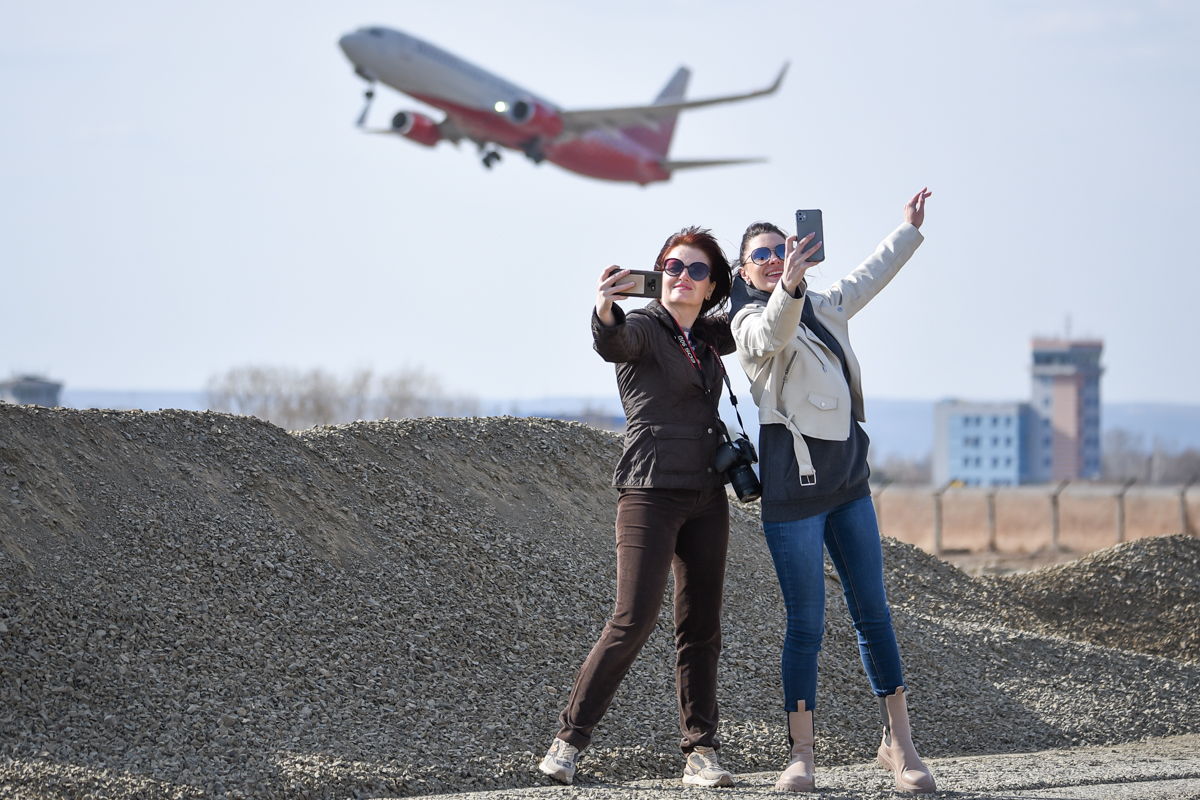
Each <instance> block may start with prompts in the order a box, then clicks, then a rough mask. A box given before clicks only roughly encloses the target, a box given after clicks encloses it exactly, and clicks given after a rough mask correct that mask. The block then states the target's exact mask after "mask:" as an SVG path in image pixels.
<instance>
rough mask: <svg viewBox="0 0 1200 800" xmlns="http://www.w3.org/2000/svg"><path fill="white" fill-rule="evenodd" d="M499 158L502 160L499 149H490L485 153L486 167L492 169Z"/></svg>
mask: <svg viewBox="0 0 1200 800" xmlns="http://www.w3.org/2000/svg"><path fill="white" fill-rule="evenodd" d="M499 160H500V153H499V151H497V150H488V151H487V152H486V153H484V154H483V165H484V166H485V167H487V168H488V169H491V168H492V165H493V164H495V163H496V162H497V161H499Z"/></svg>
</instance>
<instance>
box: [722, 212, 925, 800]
mask: <svg viewBox="0 0 1200 800" xmlns="http://www.w3.org/2000/svg"><path fill="white" fill-rule="evenodd" d="M929 194H930V193H929V192H928V191H927V190H922V191H920V192H917V194H916V195H914V196H913V198H912V199H911V200H909V201H908V203H906V204H905V206H904V224H902V225H901V226H900V227H899V228H897V229H896V230H895V231H893V232H892V233H891V235H890V236H888V237H887V238H886V239H884V241H883V242H882V243H881V244H880V245H879V247H878V248H877V249H876V250H875V252H874V253H873V254H872V255H871V257H870V258H868V259H867V260H866V261H864V262H863V263H862V264H860V265H859V267H858V268H857V269H855V270H854V271H853V272H851V273H850V274H849V275H847V276H846V277H845V278H843V279H842V280H840V281H838V282H836V283H834V285H833V286H831V287H830V288H829V289H827V290H825V291H823V292H810V291H807V283H806V282H805V280H804V274H805V272H806V271H807V270H808V268H809V267H811V266H813V264H812V263H811V262H808V261H807V259H808V258H809V257H810V256H811V255H812V254H813V253H815V252H816V251H817V248H819V247H820V246H821V242H815V243H813V242H811V239H812V236H808V237H805V238H804V239H803V240H801V241H799V242H797V240H796V237H794V236H793V237H785V236H784V234H783V232H782V231H781V230H779V228H777V227H775V226H774V225H771V224H769V223H762V222H759V223H755V224H754V225H751V226H750V227H749V228H748V229H747V230H746V233H745V235H744V236H743V237H742V249H741V260H740V264H741V266H740V275H739V278H738V279H736V280H735V281H734V287H733V296H732V300H733V307H732V309H731V311H730V316H731V318H732V328H733V335H734V339H735V340H736V342H737V352H738V359H739V360H740V361H741V364H742V367H743V369H745V371H746V375H747V376H748V377H749V378H750V385H751V393H752V394H753V395H754V399H755V401H756V402H757V403H758V409H759V417H758V419H759V423H760V425H761V428H760V430H759V452H760V454H761V466H760V473H761V478H762V484H763V495H762V518H763V531H764V533H765V535H766V539H767V545H768V547H769V548H770V550H771V556H772V558H773V559H774V561H775V571H776V574H777V576H778V578H779V585H780V589H781V590H782V592H783V598H784V605H785V606H786V609H787V634H786V637H785V640H784V646H783V693H784V706H785V709H786V711H787V712H788V731H789V735H790V738H791V742H792V751H791V756H790V759H789V764H788V766H787V768H786V769H785V770H784V772H783V774H782V775H781V776H780V778H779V782H778V783H777V784H776V788H777V789H780V790H788V791H812V790H813V788H814V782H813V757H812V745H813V722H812V712H813V707H814V705H815V704H816V692H817V653H818V652H819V651H820V649H821V638H822V634H823V633H824V628H825V580H824V558H823V554H822V548H823V547H824V548H825V549H828V551H829V556H830V558H831V560H832V561H833V563H834V566H835V567H837V571H838V575H839V576H840V577H841V581H842V588H843V589H844V590H845V595H846V604H847V606H848V607H849V609H850V615H851V617H852V618H853V620H854V627H855V629H856V630H857V631H858V643H859V649H860V651H861V653H862V661H863V666H864V667H865V668H866V671H867V676H868V677H869V678H870V681H871V687H872V689H873V691H874V693H875V695H876V697H877V698H878V699H879V709H880V714H881V716H882V718H883V742H882V743H881V744H880V747H879V755H878V760H879V764H880V765H881V766H883V767H884V768H885V769H888V770H890V771H891V772H892V773H893V775H894V777H895V781H896V786H897V788H898V789H901V790H902V791H908V792H922V793H923V792H932V791H934V781H933V776H932V775H931V774H930V772H929V770H928V768H926V766H925V764H924V763H922V761H921V759H920V757H919V756H918V755H917V752H916V749H915V748H914V747H913V744H912V738H911V736H910V734H909V725H908V710H907V705H906V701H905V687H904V678H903V674H902V671H901V665H900V652H899V649H898V648H897V646H896V634H895V632H894V631H893V629H892V619H891V612H890V611H889V609H888V604H887V597H886V594H885V592H884V586H883V558H882V552H881V547H880V542H879V527H878V524H877V522H876V519H875V510H874V507H873V506H872V504H871V489H870V486H869V485H868V483H867V478H868V476H869V475H870V470H869V469H868V467H867V447H868V445H869V441H868V439H867V435H866V433H865V432H864V431H863V429H862V427H861V425H860V424H859V423H861V422H865V421H866V416H865V414H864V413H863V398H862V383H861V370H860V368H859V363H858V359H857V358H855V356H854V351H853V350H852V349H851V347H850V338H849V328H848V323H849V320H850V318H851V317H853V316H854V315H855V314H857V313H858V312H859V311H861V310H862V308H863V307H864V306H866V304H867V303H868V301H870V300H871V299H872V298H873V297H875V295H877V294H878V293H879V291H880V290H881V289H882V288H883V287H884V286H886V285H887V284H888V282H889V281H890V280H891V279H892V278H893V277H894V276H895V275H896V273H897V272H898V271H899V270H900V268H901V267H902V266H903V265H904V263H905V262H906V261H908V259H909V257H910V256H912V254H913V253H914V252H915V251H916V249H917V247H918V246H920V244H921V242H922V241H923V237H922V236H921V232H920V231H919V230H918V229H919V228H920V227H921V223H922V222H923V221H924V218H925V199H926V198H927V197H929ZM805 247H807V248H808V249H803V248H805Z"/></svg>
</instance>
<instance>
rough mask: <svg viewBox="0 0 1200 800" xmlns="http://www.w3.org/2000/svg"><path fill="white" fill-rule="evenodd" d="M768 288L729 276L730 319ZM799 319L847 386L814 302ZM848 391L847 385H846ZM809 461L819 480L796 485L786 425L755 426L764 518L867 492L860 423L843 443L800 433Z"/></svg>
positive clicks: (781, 518) (841, 360) (759, 300)
mask: <svg viewBox="0 0 1200 800" xmlns="http://www.w3.org/2000/svg"><path fill="white" fill-rule="evenodd" d="M770 298H771V293H770V292H763V291H760V290H758V289H755V288H754V287H753V286H751V285H749V284H748V283H746V282H745V281H744V280H742V278H741V276H735V277H734V279H733V291H732V293H731V296H730V300H731V301H732V307H731V308H730V309H729V319H731V320H732V319H733V318H734V317H736V316H737V314H738V312H739V311H741V310H742V309H743V308H745V307H746V306H748V305H752V304H759V305H764V306H765V305H766V304H767V301H768V300H769V299H770ZM800 324H801V325H803V326H804V327H806V328H808V329H809V330H810V331H812V332H813V333H815V334H816V335H817V337H818V338H819V339H820V340H821V341H822V342H824V343H825V345H826V346H827V347H828V348H829V349H830V350H832V351H833V355H834V358H835V359H836V360H837V363H838V364H840V365H841V367H842V376H843V377H844V378H845V380H846V384H847V386H849V383H850V376H849V375H848V374H847V372H846V369H847V368H846V357H845V354H844V353H843V352H842V346H841V345H840V344H839V343H838V340H837V339H835V338H834V337H833V335H832V334H830V333H829V331H827V330H826V329H825V326H824V325H822V324H821V323H820V321H818V320H817V315H816V314H814V313H813V309H812V302H811V301H809V300H808V299H807V298H805V300H804V311H803V312H802V314H801V316H800ZM847 393H849V390H847ZM804 441H805V443H807V444H808V452H809V455H810V456H811V457H812V465H813V468H814V469H815V470H816V477H817V482H816V483H815V484H814V485H812V486H801V485H800V466H799V465H798V464H797V463H796V450H795V447H794V445H793V443H792V433H791V431H789V430H788V429H787V426H786V425H779V424H769V425H762V426H761V427H760V428H759V429H758V455H759V477H760V479H761V480H762V487H763V494H762V519H763V522H791V521H792V520H797V519H805V518H807V517H812V516H816V515H817V514H823V513H825V512H827V511H832V510H833V509H835V508H837V507H838V506H841V505H845V504H846V503H849V502H851V501H853V500H858V499H861V498H863V497H870V496H871V486H870V484H869V483H868V478H870V476H871V469H870V467H868V466H867V449H868V448H869V447H870V445H871V440H870V439H868V438H867V433H866V431H864V430H863V429H862V426H861V425H859V424H858V420H855V419H852V420H851V421H850V438H848V439H846V441H844V442H834V441H829V440H828V439H816V438H813V437H811V436H805V437H804Z"/></svg>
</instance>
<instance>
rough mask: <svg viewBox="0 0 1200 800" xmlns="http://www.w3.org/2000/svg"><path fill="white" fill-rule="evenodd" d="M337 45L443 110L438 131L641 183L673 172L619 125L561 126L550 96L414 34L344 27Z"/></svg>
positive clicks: (370, 72) (367, 69)
mask: <svg viewBox="0 0 1200 800" xmlns="http://www.w3.org/2000/svg"><path fill="white" fill-rule="evenodd" d="M340 44H341V47H342V50H343V51H344V52H345V53H346V56H347V57H348V58H349V59H350V60H351V62H353V63H354V65H355V68H356V71H357V72H358V73H359V74H360V75H362V76H363V77H365V78H367V79H368V80H377V81H379V82H381V83H384V84H386V85H388V86H390V87H392V88H393V89H396V90H397V91H400V92H403V93H404V94H407V95H409V96H410V97H413V98H416V99H417V100H420V101H421V102H423V103H426V104H428V105H430V106H433V107H435V108H439V109H441V110H442V111H444V112H445V113H446V115H447V122H448V123H450V126H447V125H446V123H442V124H440V125H439V129H440V132H441V137H442V138H449V139H451V140H456V138H467V139H470V140H472V141H474V142H475V143H477V144H478V145H479V146H480V147H481V148H483V147H486V146H488V145H489V144H494V145H498V146H501V147H505V148H508V149H511V150H518V151H521V152H523V153H525V154H526V155H527V156H529V157H530V158H531V159H533V160H534V161H539V162H540V161H542V160H546V161H549V162H551V163H553V164H557V165H558V166H560V167H562V168H564V169H567V170H570V171H572V172H577V173H580V174H582V175H587V176H589V177H593V178H600V179H604V180H612V181H630V182H634V183H639V184H643V185H644V184H647V183H652V182H655V181H665V180H668V179H669V178H670V177H671V173H670V172H669V171H668V170H667V169H665V168H664V167H663V166H662V162H663V160H664V155H665V154H659V153H655V152H654V151H652V150H650V149H649V148H647V147H645V146H643V145H642V144H640V143H639V142H637V141H634V139H632V138H630V137H629V136H627V135H625V134H624V133H623V132H622V131H621V130H619V129H616V130H605V129H593V130H588V131H584V132H564V131H563V130H562V122H561V120H560V119H559V116H558V115H559V113H560V111H561V109H560V108H559V107H558V106H557V105H555V104H554V103H552V102H550V101H549V100H546V99H545V98H542V97H539V96H537V95H536V94H534V93H533V92H531V91H529V90H527V89H523V88H521V87H519V86H517V85H516V84H513V83H510V82H508V81H506V80H504V79H503V78H500V77H498V76H496V75H494V74H492V73H490V72H488V71H487V70H484V69H482V68H480V67H477V66H475V65H474V64H471V63H469V62H467V61H464V60H463V59H461V58H459V57H458V56H455V55H453V54H452V53H448V52H446V51H445V50H443V49H441V48H439V47H437V46H436V45H433V44H430V43H429V42H426V41H423V40H421V39H418V38H416V37H415V36H410V35H408V34H406V33H402V32H400V31H396V30H392V29H389V28H379V27H372V28H364V29H362V30H359V31H356V32H354V33H351V34H347V35H346V36H344V37H342V39H341V41H340ZM456 129H457V130H456ZM456 132H461V137H456V136H455V133H456ZM410 138H411V137H410ZM422 143H424V144H432V143H436V139H434V140H432V141H422Z"/></svg>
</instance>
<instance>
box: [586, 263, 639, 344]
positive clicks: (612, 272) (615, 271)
mask: <svg viewBox="0 0 1200 800" xmlns="http://www.w3.org/2000/svg"><path fill="white" fill-rule="evenodd" d="M628 274H629V270H627V269H621V268H620V267H618V266H617V265H616V264H609V265H608V266H607V267H605V268H604V269H603V270H601V272H600V282H599V283H597V284H596V316H597V317H599V318H600V321H601V322H602V323H604V326H605V327H607V328H611V327H612V326H613V325H616V324H617V317H616V315H615V314H613V312H612V304H613V296H614V295H616V294H618V293H620V292H625V291H628V290H630V289H632V288H633V287H634V286H635V284H634V282H633V281H629V282H627V283H617V281H619V280H620V279H621V278H624V277H625V276H626V275H628Z"/></svg>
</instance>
